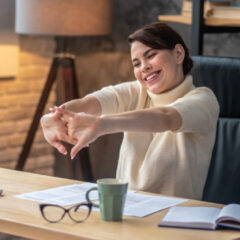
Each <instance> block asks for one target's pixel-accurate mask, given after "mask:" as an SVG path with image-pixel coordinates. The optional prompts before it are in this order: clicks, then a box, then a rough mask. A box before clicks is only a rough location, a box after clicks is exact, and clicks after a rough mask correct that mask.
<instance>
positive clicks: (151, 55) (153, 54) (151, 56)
mask: <svg viewBox="0 0 240 240" xmlns="http://www.w3.org/2000/svg"><path fill="white" fill-rule="evenodd" d="M155 55H156V53H152V54H150V55H149V56H148V58H153V57H154V56H155Z"/></svg>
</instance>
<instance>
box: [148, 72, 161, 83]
mask: <svg viewBox="0 0 240 240" xmlns="http://www.w3.org/2000/svg"><path fill="white" fill-rule="evenodd" d="M160 76H161V70H158V71H155V72H152V73H150V74H148V75H147V76H146V77H145V78H144V81H146V82H147V83H152V82H154V81H155V80H158V79H159V77H160Z"/></svg>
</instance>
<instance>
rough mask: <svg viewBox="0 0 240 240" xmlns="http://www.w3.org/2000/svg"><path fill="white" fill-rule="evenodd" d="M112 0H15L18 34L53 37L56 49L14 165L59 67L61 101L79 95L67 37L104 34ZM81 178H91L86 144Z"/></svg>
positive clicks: (70, 166) (71, 174)
mask: <svg viewBox="0 0 240 240" xmlns="http://www.w3.org/2000/svg"><path fill="white" fill-rule="evenodd" d="M111 19H112V0H21V1H20V0H16V18H15V31H16V32H17V33H19V34H30V35H38V36H40V35H47V36H54V37H55V39H56V50H55V55H54V57H53V61H52V64H51V68H50V70H49V74H48V77H47V80H46V83H45V86H44V88H43V91H42V93H41V97H40V100H39V103H38V106H37V109H36V111H35V114H34V117H33V120H32V124H31V126H30V129H29V132H28V135H27V138H26V140H25V143H24V145H23V149H22V152H21V154H20V156H19V159H18V162H17V165H16V169H17V170H23V168H24V165H25V162H26V159H27V157H28V154H29V151H30V148H31V145H32V142H33V140H34V136H35V133H36V130H37V128H38V125H39V121H40V118H41V116H42V114H43V111H44V108H45V106H46V103H47V99H48V96H49V93H50V91H51V88H52V85H53V83H54V81H55V80H56V76H57V72H58V70H59V68H61V69H62V71H61V72H62V81H61V85H62V91H61V95H62V96H61V97H62V100H63V102H66V101H69V100H71V99H74V98H79V97H80V96H79V94H78V85H77V79H76V73H75V63H74V55H73V54H68V53H67V52H66V50H67V41H66V40H67V38H68V37H74V36H91V35H106V34H109V33H110V32H111V23H112V21H111ZM77 158H80V166H81V169H82V177H83V180H86V181H91V180H92V172H91V165H90V160H89V152H88V149H87V148H84V149H83V150H81V151H80V152H79V154H78V156H77ZM73 162H74V161H71V159H70V156H68V159H67V168H68V173H69V177H71V178H74V164H73Z"/></svg>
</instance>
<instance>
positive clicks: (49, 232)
mask: <svg viewBox="0 0 240 240" xmlns="http://www.w3.org/2000/svg"><path fill="white" fill-rule="evenodd" d="M73 183H80V182H78V181H75V180H68V179H63V178H56V177H49V176H43V175H37V174H31V173H26V172H21V171H15V170H8V169H3V168H0V187H1V188H3V190H4V196H2V197H1V198H0V231H1V232H3V233H8V234H12V235H17V236H21V237H26V238H33V239H53V240H55V239H57V240H62V239H67V240H69V239H71V240H74V239H91V240H93V239H108V240H121V239H122V240H135V239H136V240H139V239H144V240H146V239H147V240H151V239H167V240H174V239H178V240H179V239H183V240H188V239H189V240H193V239H194V240H198V239H199V240H200V239H201V240H202V239H207V240H211V239H214V240H222V239H224V240H225V239H229V240H230V239H231V240H233V239H237V238H239V237H240V232H239V231H234V230H221V231H220V230H217V231H207V230H190V229H177V228H176V229H175V228H160V227H157V224H158V223H159V221H160V220H161V218H162V217H163V216H164V214H165V213H166V211H167V210H165V211H161V212H158V213H155V214H153V215H151V216H148V217H145V218H136V217H128V216H124V218H123V219H124V220H123V221H122V222H104V221H102V220H100V215H99V212H92V214H91V216H90V217H89V219H88V220H87V221H86V222H83V223H74V222H72V221H71V220H70V219H69V218H68V217H65V218H64V219H63V220H62V221H61V222H60V223H56V224H53V223H48V222H46V221H45V220H43V219H42V217H41V214H40V211H39V206H38V203H37V202H33V201H29V200H23V199H18V198H15V197H13V195H15V194H20V193H26V192H32V191H37V190H44V189H47V188H53V187H58V186H63V185H68V184H73ZM183 205H192V206H194V205H198V206H199V205H201V206H203V205H204V206H214V205H215V204H211V203H206V202H199V201H189V202H187V203H184V204H183Z"/></svg>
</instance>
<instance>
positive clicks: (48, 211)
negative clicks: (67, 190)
mask: <svg viewBox="0 0 240 240" xmlns="http://www.w3.org/2000/svg"><path fill="white" fill-rule="evenodd" d="M39 207H40V211H41V214H42V216H43V218H44V219H45V220H46V221H48V222H51V223H57V222H59V221H61V220H62V219H63V218H64V216H65V215H66V213H67V214H68V215H69V217H70V218H71V219H72V220H73V221H74V222H77V223H80V222H83V221H85V220H86V219H87V218H88V217H89V215H90V213H91V211H92V204H91V203H80V204H77V205H74V206H72V207H70V208H64V207H62V206H59V205H55V204H40V205H39Z"/></svg>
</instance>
